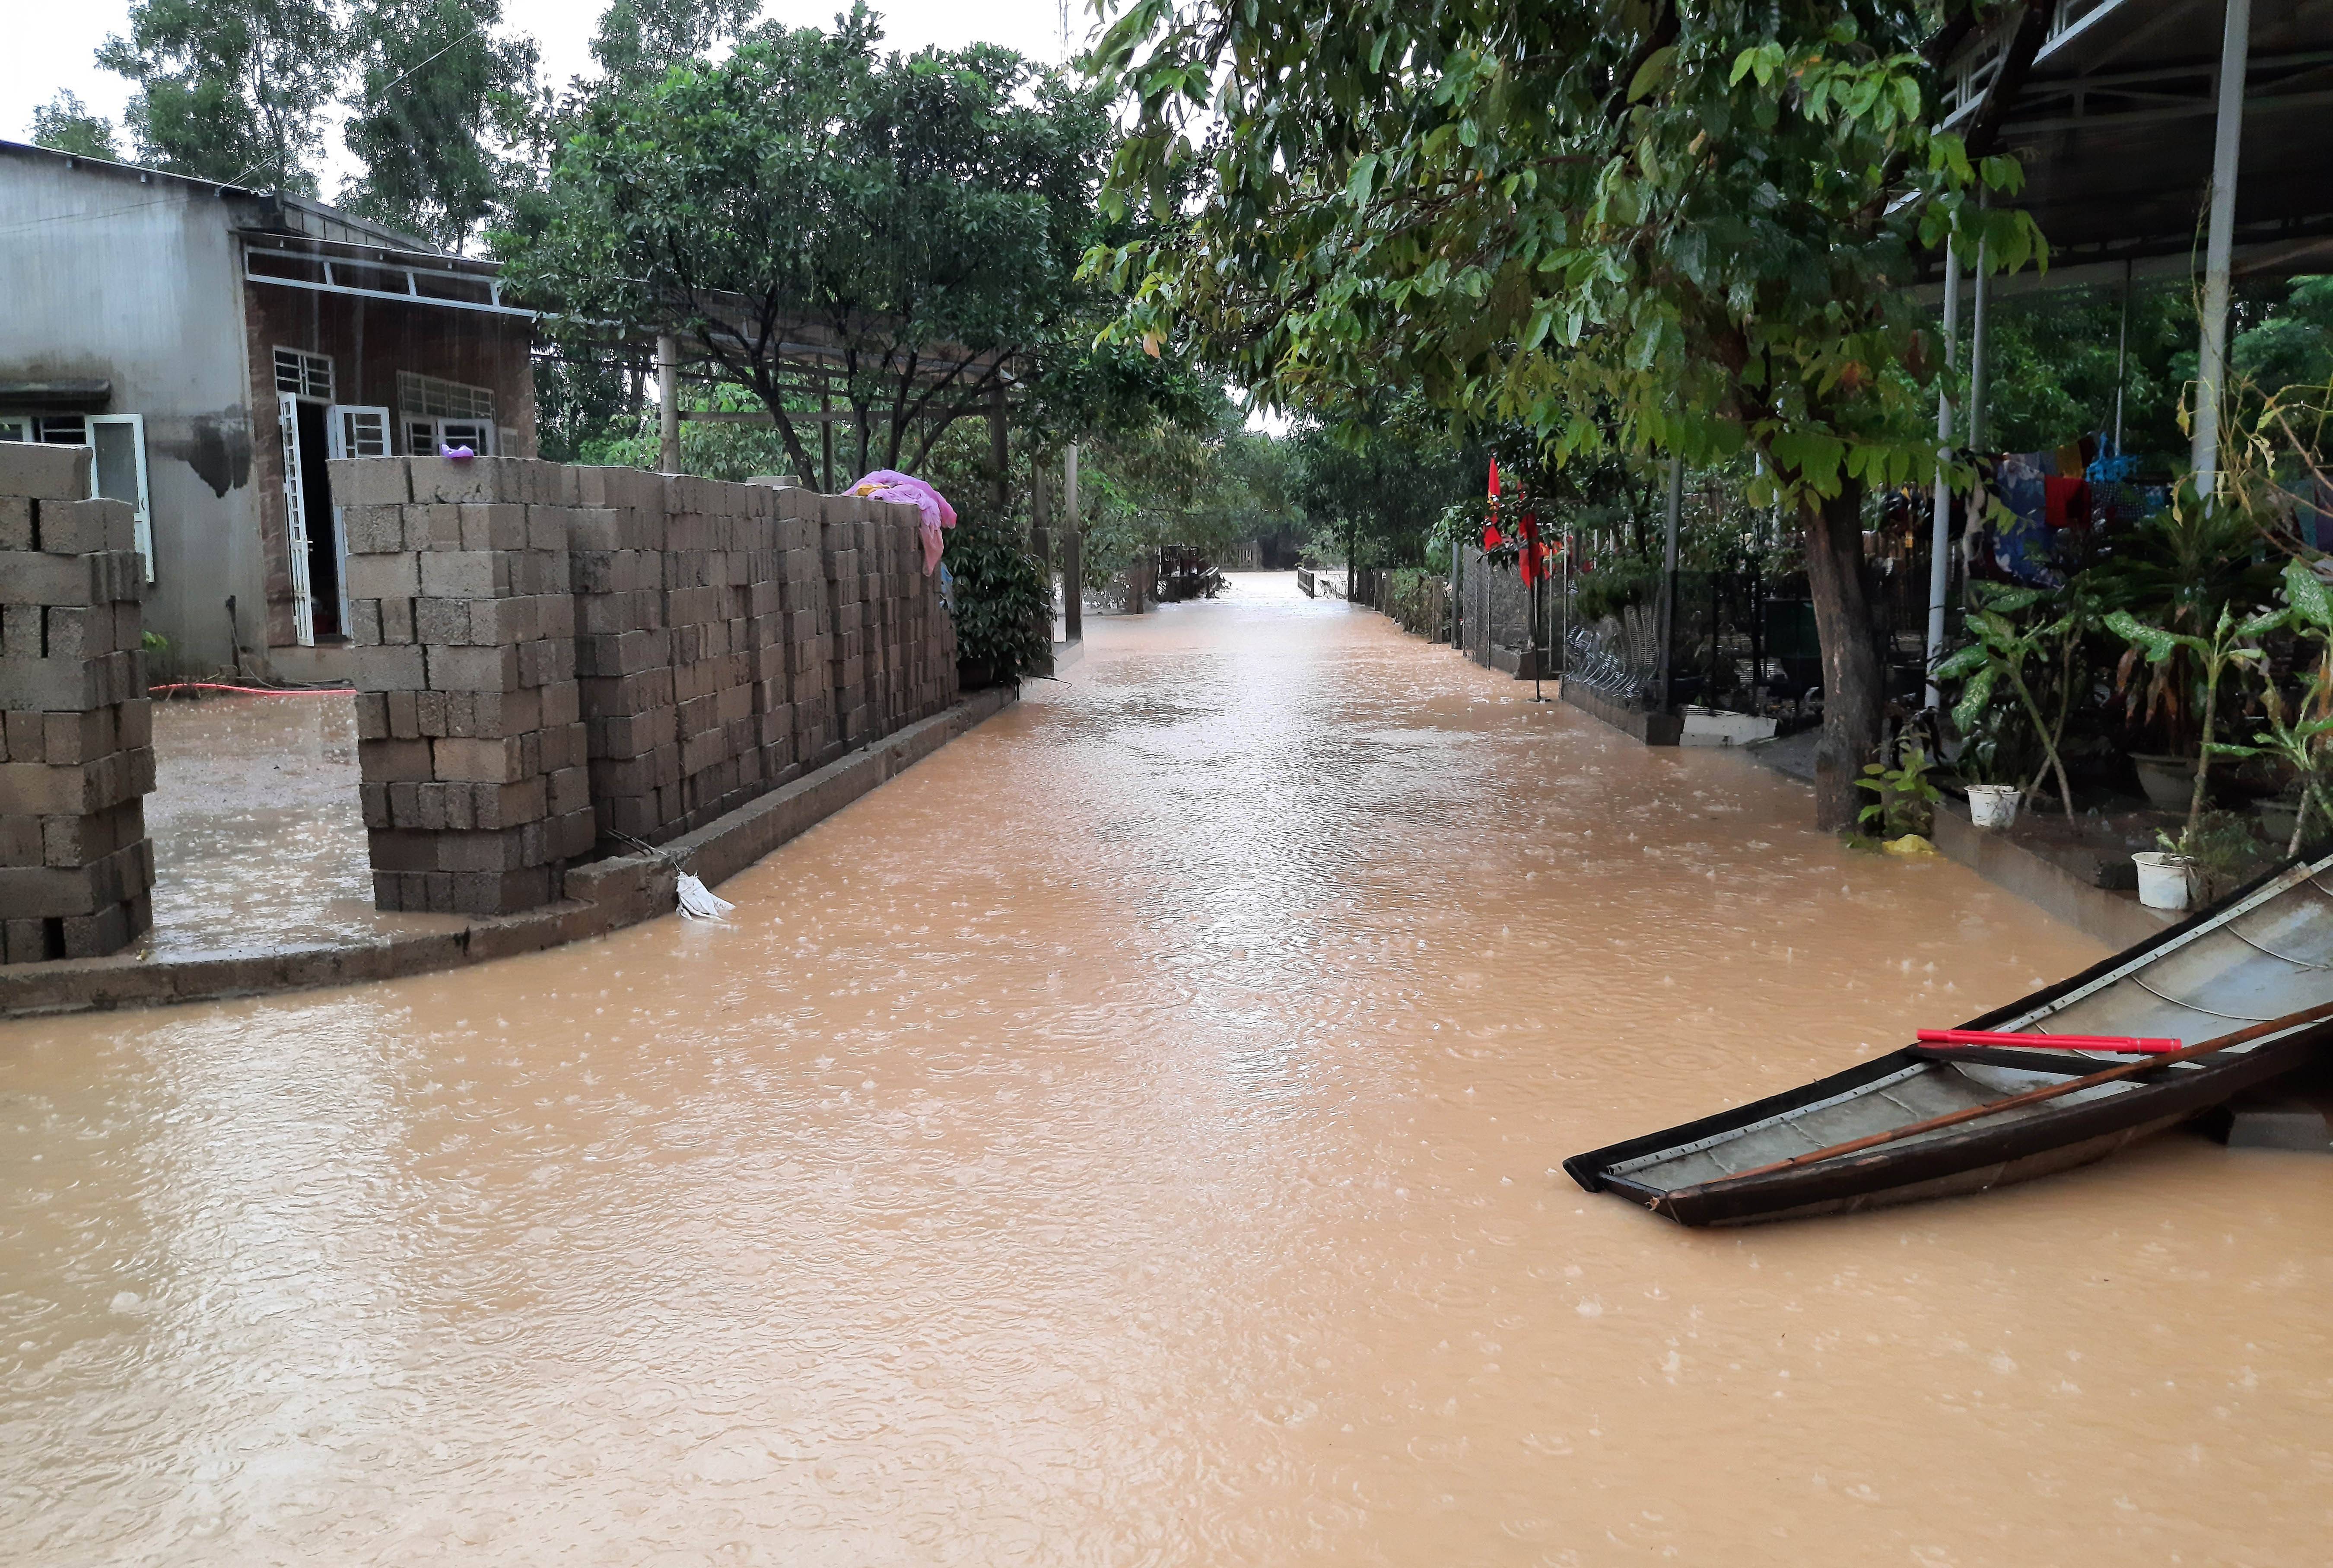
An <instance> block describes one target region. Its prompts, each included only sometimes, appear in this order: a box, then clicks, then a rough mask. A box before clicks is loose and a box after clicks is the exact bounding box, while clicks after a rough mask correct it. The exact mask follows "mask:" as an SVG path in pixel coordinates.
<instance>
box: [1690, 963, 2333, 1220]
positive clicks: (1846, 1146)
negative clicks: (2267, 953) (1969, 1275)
mask: <svg viewBox="0 0 2333 1568" xmlns="http://www.w3.org/2000/svg"><path fill="white" fill-rule="evenodd" d="M2326 1018H2333V1002H2326V1003H2322V1004H2320V1005H2318V1006H2315V1007H2304V1008H2302V1009H2301V1010H2300V1011H2299V1012H2298V1013H2287V1014H2286V1015H2284V1016H2283V1017H2281V1018H2271V1019H2269V1020H2268V1021H2267V1022H2265V1023H2261V1024H2248V1025H2246V1026H2245V1027H2244V1028H2242V1029H2239V1030H2237V1031H2235V1032H2234V1033H2233V1034H2223V1035H2220V1036H2219V1037H2218V1038H2217V1039H2213V1040H2206V1041H2204V1042H2203V1044H2198V1045H2190V1046H2188V1047H2186V1048H2185V1049H2184V1050H2181V1051H2166V1052H2164V1053H2160V1054H2156V1055H2148V1056H2141V1057H2139V1058H2138V1059H2136V1061H2131V1062H2123V1063H2117V1064H2116V1065H2114V1066H2112V1067H2108V1068H2105V1069H2103V1070H2101V1071H2099V1072H2097V1073H2090V1074H2088V1076H2086V1077H2082V1078H2075V1079H2069V1080H2068V1081H2067V1082H2063V1083H2051V1084H2048V1085H2045V1086H2044V1087H2042V1088H2040V1089H2029V1090H2027V1091H2026V1092H2024V1093H2022V1094H2012V1095H2011V1096H2010V1097H2009V1098H2008V1099H2006V1100H1992V1101H1986V1102H1985V1103H1984V1104H1983V1105H1971V1106H1967V1107H1964V1108H1963V1109H1962V1110H1959V1111H1946V1112H1945V1113H1944V1115H1942V1116H1931V1117H1929V1118H1928V1119H1927V1120H1926V1121H1914V1122H1908V1123H1906V1125H1904V1126H1902V1127H1896V1128H1891V1129H1889V1130H1887V1131H1886V1132H1874V1133H1871V1134H1869V1135H1867V1136H1866V1137H1863V1138H1851V1139H1849V1140H1847V1141H1846V1142H1845V1143H1834V1144H1832V1145H1831V1146H1830V1147H1829V1149H1816V1150H1810V1151H1808V1152H1807V1153H1805V1154H1793V1155H1791V1157H1790V1158H1789V1159H1778V1160H1776V1161H1774V1163H1773V1164H1771V1165H1762V1166H1760V1167H1758V1168H1757V1169H1755V1170H1739V1171H1736V1172H1734V1173H1733V1175H1731V1176H1721V1177H1719V1178H1717V1179H1716V1180H1714V1181H1697V1182H1695V1183H1694V1184H1693V1186H1691V1187H1680V1188H1677V1189H1676V1191H1675V1192H1672V1193H1670V1194H1669V1195H1668V1196H1669V1197H1670V1198H1681V1197H1683V1196H1684V1195H1685V1194H1686V1193H1688V1192H1698V1191H1700V1190H1701V1189H1703V1188H1710V1187H1719V1186H1723V1184H1724V1183H1726V1182H1730V1181H1747V1180H1749V1179H1750V1178H1752V1177H1753V1176H1771V1175H1773V1174H1774V1173H1775V1172H1776V1171H1778V1170H1791V1169H1796V1168H1797V1167H1799V1166H1801V1165H1812V1164H1814V1163H1815V1162H1817V1161H1818V1160H1823V1159H1838V1158H1839V1156H1840V1155H1842V1154H1857V1153H1860V1152H1861V1151H1862V1150H1867V1149H1876V1148H1877V1147H1878V1146H1879V1145H1880V1144H1883V1143H1894V1142H1896V1140H1899V1139H1905V1138H1915V1137H1917V1136H1918V1135H1919V1134H1921V1133H1923V1132H1934V1131H1935V1130H1936V1129H1937V1128H1939V1127H1953V1126H1956V1125H1958V1124H1959V1123H1961V1122H1963V1121H1975V1120H1976V1119H1977V1118H1978V1117H1980V1116H1991V1115H1992V1114H1994V1113H1995V1112H1997V1111H2013V1110H2015V1109H2016V1108H2017V1107H2018V1106H2021V1105H2038V1104H2040V1102H2041V1101H2044V1100H2055V1099H2057V1098H2058V1097H2059V1095H2061V1094H2072V1093H2075V1092H2079V1091H2080V1090H2084V1089H2088V1088H2092V1087H2094V1086H2095V1085H2098V1084H2100V1083H2111V1082H2114V1081H2115V1080H2116V1079H2117V1078H2128V1077H2130V1076H2131V1075H2132V1074H2134V1073H2148V1072H2152V1071H2153V1070H2155V1068H2157V1067H2166V1066H2169V1065H2170V1064H2171V1063H2174V1062H2186V1061H2191V1060H2193V1059H2194V1058H2195V1057H2198V1056H2208V1055H2210V1054H2211V1053H2213V1052H2214V1051H2225V1050H2226V1049H2227V1048H2228V1047H2229V1046H2231V1045H2242V1044H2244V1043H2245V1042H2247V1041H2251V1040H2257V1039H2259V1038H2261V1036H2262V1035H2264V1034H2281V1033H2283V1032H2284V1031H2285V1030H2287V1029H2295V1028H2299V1026H2300V1025H2301V1024H2315V1023H2318V1022H2319V1021H2321V1020H2323V1019H2326Z"/></svg>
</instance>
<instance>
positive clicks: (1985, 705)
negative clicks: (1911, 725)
mask: <svg viewBox="0 0 2333 1568" xmlns="http://www.w3.org/2000/svg"><path fill="white" fill-rule="evenodd" d="M1975 586H1976V589H1977V592H1978V593H1979V595H1980V597H1981V599H1982V600H1983V603H1982V604H1981V605H1980V607H1979V608H1978V609H1977V610H1976V611H1973V613H1972V614H1971V615H1970V616H1969V618H1968V630H1969V633H1970V636H1971V638H1972V639H1973V640H1971V641H1970V642H1969V644H1968V645H1967V646H1966V647H1964V648H1962V649H1958V650H1957V651H1955V652H1954V653H1952V654H1950V655H1948V656H1946V658H1945V659H1944V660H1943V661H1942V662H1941V663H1939V664H1938V665H1937V666H1936V680H1937V682H1938V683H1939V684H1940V685H1941V684H1942V683H1944V682H1945V681H1948V680H1957V681H1961V682H1963V686H1962V687H1961V694H1960V698H1959V700H1958V701H1956V702H1954V705H1953V724H1954V727H1956V728H1957V729H1959V730H1960V732H1961V733H1962V734H1963V735H1973V734H1974V733H1975V732H1976V730H1977V727H1978V726H1979V724H1980V722H1981V721H1982V720H1983V718H1984V717H1985V716H1986V713H1987V710H1988V709H1989V708H1990V707H1992V699H1993V696H1994V693H1995V691H1996V690H1997V689H1998V688H2001V687H2003V686H2006V687H2007V688H2009V690H2010V691H2011V693H2013V694H2014V695H2015V697H2016V698H2017V707H2018V708H2019V709H2020V710H2021V712H2022V714H2023V715H2024V718H2025V721H2026V723H2027V724H2029V725H2030V726H2031V728H2032V731H2033V736H2034V738H2035V739H2036V740H2038V741H2039V742H2040V746H2041V765H2040V768H2039V769H2038V770H2037V771H2036V772H2035V774H2034V775H2033V782H2032V784H2031V785H2029V786H2028V787H2027V789H2026V790H2025V791H2024V792H2023V793H2024V794H2026V795H2027V796H2028V797H2031V795H2033V794H2036V793H2037V792H2039V791H2040V788H2041V785H2042V783H2043V781H2044V780H2046V779H2049V778H2050V777H2051V776H2052V775H2054V776H2055V779H2056V782H2057V786H2058V801H2059V804H2060V805H2061V806H2063V807H2064V808H2065V813H2066V816H2067V818H2068V820H2069V821H2070V820H2072V818H2073V815H2074V792H2073V788H2072V786H2071V785H2070V784H2068V783H2067V782H2066V764H2065V760H2064V759H2063V758H2062V757H2061V756H2060V755H2059V751H2058V744H2059V738H2060V737H2061V736H2063V735H2064V733H2065V729H2066V715H2067V712H2068V710H2069V707H2071V705H2072V701H2073V688H2074V686H2075V684H2076V683H2075V681H2074V679H2073V664H2074V658H2075V654H2076V652H2077V650H2078V649H2079V646H2080V643H2081V640H2082V633H2083V632H2084V630H2087V628H2088V624H2089V619H2090V611H2089V609H2088V602H2087V600H2086V598H2085V597H2084V595H2083V594H2082V593H2081V592H2079V590H2074V591H2069V592H2067V593H2066V596H2065V597H2064V599H2063V600H2062V601H2060V602H2062V603H2063V605H2064V608H2063V609H2062V610H2061V611H2059V614H2058V616H2057V617H2056V618H2055V619H2054V620H2047V621H2036V622H2024V621H2021V620H2018V619H2016V618H2017V617H2018V616H2020V615H2021V614H2022V613H2023V612H2024V611H2028V610H2031V609H2032V608H2033V607H2034V606H2035V605H2036V604H2039V603H2040V602H2041V601H2042V600H2043V598H2044V597H2045V596H2044V594H2043V592H2042V591H2041V590H2040V589H2038V588H2004V587H2002V586H2001V585H2000V584H1999V583H1993V582H1981V583H1978V584H1976V585H1975ZM2036 655H2039V656H2040V658H2041V659H2042V661H2043V664H2044V666H2045V668H2046V667H2047V666H2048V665H2049V664H2050V663H2053V662H2054V663H2055V664H2057V665H2058V666H2059V670H2058V676H2059V678H2058V680H2057V682H2056V685H2057V687H2058V694H2057V695H2058V700H2057V704H2056V712H2055V713H2054V714H2051V713H2048V712H2046V711H2045V705H2044V704H2043V703H2042V701H2041V700H2040V697H2037V696H2036V695H2035V693H2034V690H2033V682H2032V681H2031V680H2029V679H2028V678H2027V666H2028V664H2029V662H2030V661H2031V660H2032V659H2034V657H2035V656H2036ZM1994 755H1995V756H1997V755H1998V751H1997V750H1996V751H1995V753H1994ZM2010 793H2011V802H2010V804H2009V807H2008V810H2009V814H2010V818H2011V819H2012V820H2013V819H2014V817H2015V815H2016V810H2017V808H2016V803H2015V798H2014V797H2015V796H2016V794H2017V793H2018V792H2016V791H2014V790H2011V792H2010ZM1994 798H1995V799H1996V800H1997V799H1998V798H1999V797H1998V796H1997V795H1996V796H1995V797H1994ZM1976 809H1977V807H1976V797H1975V796H1974V795H1973V794H1972V795H1971V796H1970V800H1969V814H1970V817H1971V819H1972V820H1973V819H1974V817H1975V814H1976ZM1997 825H2000V826H2003V827H2006V826H2007V825H2008V822H2006V821H2004V822H2000V823H1998V824H1997Z"/></svg>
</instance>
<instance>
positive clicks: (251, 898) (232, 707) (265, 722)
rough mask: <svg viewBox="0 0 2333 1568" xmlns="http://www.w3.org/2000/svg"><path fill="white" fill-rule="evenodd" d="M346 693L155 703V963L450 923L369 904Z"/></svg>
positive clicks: (149, 810)
mask: <svg viewBox="0 0 2333 1568" xmlns="http://www.w3.org/2000/svg"><path fill="white" fill-rule="evenodd" d="M356 747H357V730H356V709H355V707H354V705H353V703H352V702H351V700H350V697H349V696H348V694H346V693H345V692H341V693H334V694H331V695H318V696H313V697H308V696H301V697H209V698H206V699H205V700H203V701H200V702H189V701H186V700H183V699H181V700H177V701H170V702H158V703H156V704H155V705H154V793H153V794H150V795H149V796H147V797H146V829H147V832H148V833H149V834H150V835H151V836H152V838H153V841H154V929H153V932H152V934H151V935H150V936H149V938H148V939H147V941H146V943H145V945H144V950H145V951H148V952H149V953H151V954H153V955H154V956H155V957H167V958H179V957H194V956H197V955H199V954H211V953H222V952H249V951H255V950H259V949H263V948H302V947H313V946H319V945H325V944H331V945H339V944H343V943H348V942H352V941H360V940H364V939H367V938H379V937H384V936H389V935H391V934H393V933H396V932H399V931H442V930H459V929H460V928H461V927H462V924H463V922H462V921H461V920H460V919H457V918H455V917H453V916H447V915H400V914H381V913H379V912H378V911H376V910H375V909H373V907H372V871H371V868H370V865H369V863H368V862H367V861H366V858H365V828H364V813H363V811H362V809H361V808H360V805H359V803H358V799H357V749H356Z"/></svg>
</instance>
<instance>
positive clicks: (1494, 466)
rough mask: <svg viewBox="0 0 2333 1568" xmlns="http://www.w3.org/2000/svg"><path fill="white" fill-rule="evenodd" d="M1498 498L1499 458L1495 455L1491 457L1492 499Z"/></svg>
mask: <svg viewBox="0 0 2333 1568" xmlns="http://www.w3.org/2000/svg"><path fill="white" fill-rule="evenodd" d="M1498 498H1499V460H1498V459H1497V458H1496V457H1493V458H1492V459H1491V499H1492V500H1493V501H1495V500H1497V499H1498Z"/></svg>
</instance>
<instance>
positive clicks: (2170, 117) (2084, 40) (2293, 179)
mask: <svg viewBox="0 0 2333 1568" xmlns="http://www.w3.org/2000/svg"><path fill="white" fill-rule="evenodd" d="M2231 21H2233V22H2235V23H2237V24H2238V28H2239V31H2238V34H2237V40H2238V43H2239V44H2240V45H2241V47H2240V48H2239V50H2238V53H2237V55H2236V59H2235V71H2234V72H2232V73H2231V76H2230V78H2229V79H2228V80H2226V81H2225V82H2224V85H2226V86H2228V87H2231V88H2232V89H2233V96H2234V99H2235V101H2236V102H2237V103H2239V104H2240V105H2241V123H2240V126H2239V127H2238V130H2239V132H2240V134H2239V136H2238V139H2237V149H2236V150H2237V158H2236V164H2235V168H2234V169H2233V171H2232V173H2233V176H2234V178H2233V180H2232V184H2233V186H2234V197H2235V206H2234V210H2233V212H2232V215H2231V224H2230V232H2229V240H2230V244H2231V249H2232V255H2233V258H2234V264H2235V268H2236V270H2237V271H2238V272H2239V273H2246V272H2251V273H2271V274H2273V273H2292V272H2307V271H2311V270H2315V269H2317V268H2320V267H2328V266H2333V4H2328V3H2327V0H2248V3H2247V0H2236V3H2235V4H2234V5H2230V4H2228V3H2227V0H2026V3H2024V4H2021V5H2008V6H2005V7H1992V8H1988V9H1985V10H1983V11H1981V12H1979V13H1978V14H1974V15H1971V14H1962V15H1960V16H1958V17H1956V18H1955V19H1954V21H1953V22H1952V23H1951V24H1948V25H1947V26H1946V27H1945V28H1944V31H1943V32H1942V33H1940V34H1938V35H1937V37H1936V39H1935V41H1934V43H1932V44H1931V47H1930V55H1931V57H1932V58H1934V59H1935V60H1937V61H1938V62H1939V63H1940V65H1941V67H1942V71H1943V74H1944V82H1945V86H1944V109H1945V114H1944V129H1946V130H1954V131H1958V132H1960V133H1961V134H1962V135H1963V137H1965V138H1966V139H1967V140H1968V143H1969V150H1970V151H1971V152H1972V153H1974V154H1980V155H1982V154H1992V153H2009V154H2011V155H2013V156H2015V157H2016V158H2017V159H2019V160H2020V161H2021V162H2022V163H2023V164H2024V166H2025V188H2024V189H2023V190H2022V191H2021V192H2020V193H2019V195H2018V196H2017V197H2016V200H2017V203H2018V205H2019V206H2020V207H2023V208H2024V209H2025V210H2026V211H2028V212H2030V213H2031V214H2032V215H2033V217H2034V221H2035V222H2037V223H2039V224H2040V226H2041V232H2042V233H2043V234H2044V235H2046V236H2049V240H2050V273H2049V278H2050V281H2051V282H2056V283H2083V282H2100V281H2118V280H2119V279H2120V278H2121V277H2122V276H2123V275H2124V274H2123V264H2125V263H2127V262H2136V263H2140V264H2149V263H2152V264H2155V265H2154V266H2153V267H2148V266H2146V265H2142V266H2141V267H2140V269H2139V270H2140V274H2141V275H2146V274H2147V273H2148V272H2150V271H2153V272H2156V273H2160V272H2174V273H2177V272H2184V271H2186V270H2187V268H2188V266H2189V265H2190V263H2191V260H2192V258H2193V257H2194V255H2196V254H2197V253H2198V252H2199V251H2200V250H2202V249H2203V240H2204V229H2205V226H2206V220H2207V217H2208V204H2207V200H2206V197H2207V193H2208V192H2209V190H2210V189H2211V188H2212V185H2213V155H2214V152H2215V147H2216V140H2217V136H2216V133H2217V130H2218V127H2219V120H2220V113H2221V106H2222V99H2223V56H2224V55H2225V54H2226V53H2227V49H2226V45H2227V43H2228V42H2229V25H2228V24H2229V23H2230V22H2231Z"/></svg>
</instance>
